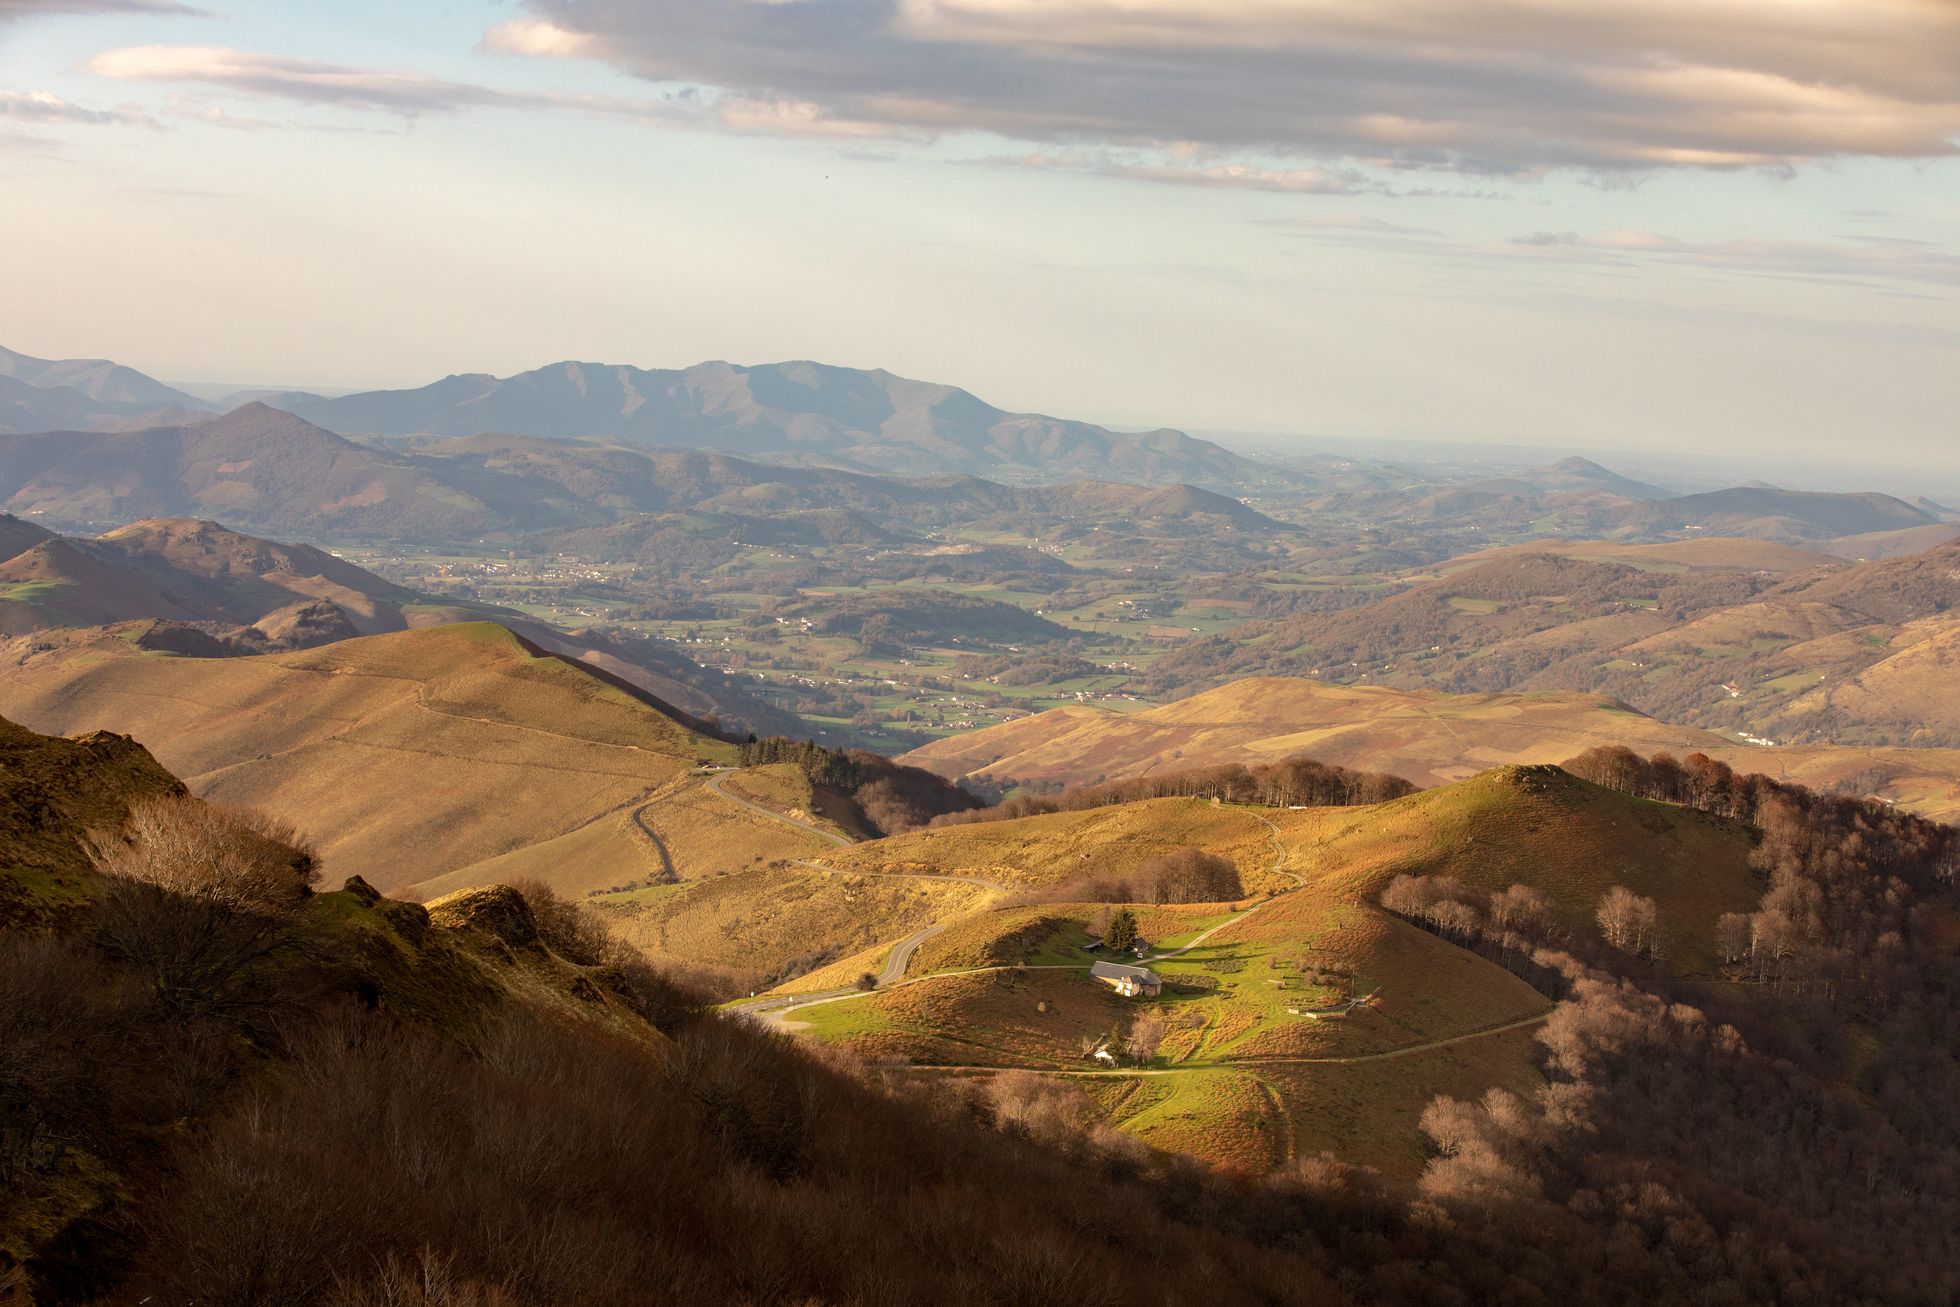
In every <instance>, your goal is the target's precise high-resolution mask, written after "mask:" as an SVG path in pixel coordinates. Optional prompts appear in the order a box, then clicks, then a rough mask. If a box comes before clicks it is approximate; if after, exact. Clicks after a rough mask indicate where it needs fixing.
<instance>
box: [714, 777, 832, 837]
mask: <svg viewBox="0 0 1960 1307" xmlns="http://www.w3.org/2000/svg"><path fill="white" fill-rule="evenodd" d="M727 774H728V773H726V772H715V773H714V774H713V775H711V776H709V777H708V783H707V785H705V786H703V787H702V788H704V789H707V790H711V791H713V792H714V793H716V794H719V795H720V796H721V797H722V798H724V799H727V800H728V801H729V802H730V803H732V804H734V805H735V806H736V807H738V808H745V809H747V810H748V811H750V812H752V813H754V814H755V815H756V816H758V817H767V818H768V819H769V820H771V821H779V822H782V823H783V824H784V825H785V826H794V827H796V829H798V830H800V831H802V832H803V833H804V834H806V835H814V836H816V837H817V838H818V839H820V840H824V841H826V842H828V843H831V844H835V845H837V846H838V847H840V848H846V849H848V848H850V847H851V845H852V844H853V843H855V842H856V841H854V840H851V839H849V838H847V837H845V836H843V835H839V834H838V833H837V832H836V831H831V830H825V829H824V828H823V827H821V826H816V825H813V824H811V823H810V822H807V821H804V820H803V819H802V818H800V817H792V816H790V815H789V814H788V813H786V812H777V811H776V810H775V809H774V808H765V807H763V806H762V805H761V804H759V803H755V802H752V801H750V800H748V799H745V798H743V797H742V796H741V795H739V794H730V793H729V792H728V791H727V790H726V789H724V788H723V787H722V783H721V782H722V778H723V777H725V776H726V775H727Z"/></svg>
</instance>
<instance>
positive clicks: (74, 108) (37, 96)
mask: <svg viewBox="0 0 1960 1307" xmlns="http://www.w3.org/2000/svg"><path fill="white" fill-rule="evenodd" d="M0 119H5V120H7V121H9V122H26V123H37V124H47V125H57V124H59V125H81V126H89V127H99V126H107V125H122V126H129V125H135V126H142V127H154V126H156V125H157V124H156V120H155V119H153V118H151V117H150V116H149V115H148V114H147V113H145V112H143V111H142V110H141V109H136V108H132V107H129V106H123V107H120V108H115V109H90V108H87V107H85V106H83V105H79V104H76V103H74V102H73V101H70V100H64V99H62V98H61V97H60V96H58V95H55V94H54V93H52V92H50V91H0Z"/></svg>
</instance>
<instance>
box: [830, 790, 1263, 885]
mask: <svg viewBox="0 0 1960 1307" xmlns="http://www.w3.org/2000/svg"><path fill="white" fill-rule="evenodd" d="M1185 848H1198V849H1203V850H1204V851H1206V852H1207V853H1215V854H1218V855H1219V856H1221V857H1226V858H1230V859H1231V860H1232V861H1233V862H1234V863H1236V864H1237V866H1238V868H1239V875H1240V878H1241V879H1242V880H1243V881H1244V882H1245V887H1246V890H1247V892H1249V893H1258V892H1260V891H1263V890H1265V889H1267V888H1269V887H1272V888H1276V887H1278V886H1279V885H1281V884H1286V883H1290V882H1287V881H1285V880H1284V879H1283V878H1278V877H1274V876H1272V875H1271V874H1270V873H1269V871H1268V868H1269V867H1270V866H1271V864H1272V860H1273V848H1272V844H1271V842H1270V841H1269V840H1268V838H1267V833H1266V828H1265V826H1263V825H1262V824H1260V822H1259V820H1258V818H1257V817H1256V816H1254V815H1253V814H1252V813H1251V812H1250V811H1249V810H1246V809H1242V808H1231V807H1214V806H1213V805H1211V804H1209V803H1207V802H1205V801H1203V800H1201V799H1151V800H1149V801H1147V802H1144V803H1126V804H1120V805H1116V806H1113V807H1108V808H1095V809H1090V810H1087V811H1083V812H1063V813H1051V814H1048V815H1045V816H1040V817H1025V818H1022V819H1020V820H1018V821H999V822H983V823H976V824H974V825H966V826H948V827H940V828H936V829H932V830H923V831H913V832H911V833H910V834H906V835H896V836H892V837H891V838H888V839H882V840H877V841H875V842H873V843H868V844H862V845H859V846H857V847H856V848H852V849H838V850H835V851H833V852H829V853H826V854H825V855H824V861H826V862H828V863H832V864H834V865H836V866H840V867H858V868H863V869H865V870H881V869H885V868H891V869H894V870H910V871H931V872H938V873H944V874H952V875H974V876H982V877H986V878H988V879H991V880H997V881H1000V882H1001V883H1003V884H1007V885H1013V886H1029V887H1034V886H1041V885H1052V884H1056V883H1058V882H1061V881H1066V880H1073V879H1076V878H1078V877H1080V876H1083V875H1090V874H1093V875H1101V876H1122V875H1127V874H1129V873H1130V872H1132V871H1134V870H1135V869H1136V868H1137V867H1138V866H1139V865H1140V864H1142V863H1143V862H1145V861H1147V860H1148V859H1150V858H1154V857H1158V856H1160V855H1162V854H1166V853H1171V852H1175V851H1177V850H1179V849H1185Z"/></svg>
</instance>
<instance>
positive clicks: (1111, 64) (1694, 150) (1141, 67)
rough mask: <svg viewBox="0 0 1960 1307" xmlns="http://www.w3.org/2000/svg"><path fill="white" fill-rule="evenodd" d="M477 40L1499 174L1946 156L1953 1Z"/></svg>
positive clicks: (1794, 0)
mask: <svg viewBox="0 0 1960 1307" xmlns="http://www.w3.org/2000/svg"><path fill="white" fill-rule="evenodd" d="M529 8H530V10H531V13H532V17H531V18H529V19H526V20H518V21H514V22H507V23H501V24H499V25H498V26H497V27H495V28H492V29H491V32H490V34H489V35H488V36H486V38H485V45H486V47H487V48H491V49H495V50H500V51H504V52H509V53H521V54H534V55H547V56H552V57H559V58H566V57H576V58H589V59H597V60H601V61H603V62H605V63H607V64H609V65H612V66H614V67H616V68H619V69H622V70H625V71H627V72H630V73H633V74H636V75H639V76H642V77H645V78H648V79H651V80H655V81H659V82H665V83H680V84H687V85H693V86H700V87H707V88H715V89H717V90H719V91H721V92H725V93H727V94H728V95H731V96H734V97H753V98H758V99H761V100H767V101H782V102H788V103H795V104H799V105H807V106H810V110H811V113H812V115H813V118H812V120H813V121H827V120H839V121H845V122H852V123H859V124H883V125H884V126H886V127H887V128H889V129H891V130H893V131H899V132H917V133H930V134H944V133H954V132H964V131H977V132H986V133H992V134H996V135H1000V136H1004V137H1009V138H1012V139H1017V140H1023V141H1028V142H1034V143H1039V144H1042V145H1061V146H1068V147H1076V148H1080V147H1083V146H1085V145H1086V146H1092V147H1094V146H1100V147H1105V148H1109V147H1128V148H1142V149H1168V148H1169V146H1170V145H1171V144H1172V143H1176V142H1189V143H1195V144H1197V145H1199V146H1202V147H1204V148H1207V149H1210V150H1213V151H1218V152H1229V153H1236V154H1239V155H1242V156H1246V157H1251V158H1256V159H1260V160H1262V162H1260V163H1254V164H1246V165H1244V167H1245V169H1246V170H1247V171H1244V172H1241V173H1239V174H1238V175H1237V176H1236V177H1234V175H1233V174H1231V173H1229V172H1226V173H1221V174H1219V176H1218V177H1217V178H1216V179H1214V180H1211V181H1209V182H1208V181H1206V180H1205V179H1203V178H1202V175H1201V174H1193V173H1192V172H1190V171H1188V170H1187V171H1181V172H1174V173H1170V174H1168V175H1166V176H1165V177H1164V178H1161V179H1160V180H1169V181H1176V182H1179V183H1184V184H1200V185H1202V184H1218V185H1260V178H1259V176H1258V174H1259V173H1260V172H1261V171H1268V172H1272V173H1274V174H1276V175H1277V174H1283V173H1286V172H1289V171H1294V170H1293V169H1290V168H1287V167H1285V166H1278V167H1272V166H1269V163H1270V161H1271V160H1275V159H1277V160H1281V161H1286V160H1302V159H1306V160H1332V159H1347V160H1357V161H1364V162H1371V163H1381V164H1389V165H1394V166H1400V167H1410V168H1447V169H1453V170H1457V171H1464V172H1475V173H1489V174H1496V175H1505V174H1516V173H1531V172H1537V171H1542V170H1545V169H1549V168H1559V167H1577V168H1589V169H1645V168H1656V167H1694V168H1737V167H1765V166H1768V167H1778V166H1780V167H1788V166H1794V165H1798V164H1802V163H1805V162H1809V161H1813V160H1819V159H1829V158H1840V157H1848V156H1882V157H1902V158H1925V157H1935V156H1944V155H1950V154H1953V153H1956V152H1960V145H1956V139H1957V138H1960V4H1956V3H1954V0H1856V2H1855V3H1852V2H1850V0H1845V2H1843V3H1825V2H1822V0H1561V2H1560V3H1555V4H1547V3H1545V2H1544V0H1207V3H1204V4H1192V3H1189V0H529Z"/></svg>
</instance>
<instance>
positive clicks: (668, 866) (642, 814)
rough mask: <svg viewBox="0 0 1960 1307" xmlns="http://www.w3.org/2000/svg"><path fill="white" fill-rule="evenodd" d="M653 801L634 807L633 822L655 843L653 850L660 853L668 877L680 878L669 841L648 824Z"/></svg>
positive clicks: (661, 862)
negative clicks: (668, 850) (668, 844)
mask: <svg viewBox="0 0 1960 1307" xmlns="http://www.w3.org/2000/svg"><path fill="white" fill-rule="evenodd" d="M653 803H654V801H653V800H652V799H648V800H647V801H646V802H645V803H642V804H641V805H640V806H639V807H637V808H635V809H633V824H634V825H635V826H638V827H639V828H640V834H642V835H644V836H646V837H647V841H648V842H649V843H650V844H652V845H653V851H654V852H655V853H657V854H659V855H660V867H661V870H662V871H663V872H664V873H665V874H666V877H667V879H668V880H670V881H674V880H679V879H680V878H681V877H680V873H679V872H677V871H675V870H674V859H673V857H672V856H671V855H669V854H668V852H667V842H666V841H665V840H663V839H661V838H660V836H658V835H656V834H655V833H654V830H653V827H651V826H649V825H647V809H648V808H650V807H652V806H653Z"/></svg>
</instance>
